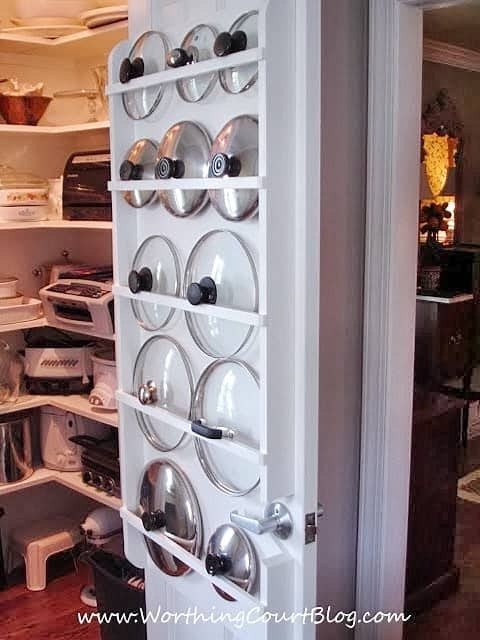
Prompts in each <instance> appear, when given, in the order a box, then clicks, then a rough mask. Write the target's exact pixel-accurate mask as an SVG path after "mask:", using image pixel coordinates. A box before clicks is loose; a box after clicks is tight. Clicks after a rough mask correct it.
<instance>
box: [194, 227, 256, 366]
mask: <svg viewBox="0 0 480 640" xmlns="http://www.w3.org/2000/svg"><path fill="white" fill-rule="evenodd" d="M184 295H185V297H186V298H187V299H188V301H189V302H190V303H191V304H192V305H193V306H196V305H199V304H211V305H215V304H216V305H218V306H222V307H230V308H231V309H241V310H243V311H256V310H257V305H258V286H257V272H256V268H255V263H254V261H253V258H252V256H251V255H250V252H249V250H248V249H247V247H246V245H245V243H244V242H243V240H242V239H241V238H240V237H239V236H237V235H236V234H235V233H232V232H231V231H225V230H214V231H210V232H209V233H207V234H206V235H204V236H202V238H200V240H199V241H198V242H197V244H196V245H195V246H194V248H193V250H192V252H191V253H190V256H189V258H188V261H187V266H186V269H185V278H184ZM186 320H187V325H188V328H189V330H190V333H191V334H192V337H193V339H194V340H195V342H196V344H197V346H198V347H199V348H200V349H201V350H202V351H204V352H205V353H206V354H208V355H210V356H213V357H217V358H218V357H228V356H231V355H233V354H235V353H238V352H239V351H240V350H241V349H242V348H243V347H244V346H245V345H246V343H247V341H248V339H249V338H250V336H251V334H252V332H253V327H252V326H250V325H246V324H242V323H239V322H235V321H233V320H226V319H223V318H216V317H215V316H213V315H203V314H197V313H190V312H186Z"/></svg>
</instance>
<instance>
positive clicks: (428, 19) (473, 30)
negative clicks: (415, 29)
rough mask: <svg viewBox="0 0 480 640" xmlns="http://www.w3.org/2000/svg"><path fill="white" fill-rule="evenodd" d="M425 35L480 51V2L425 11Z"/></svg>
mask: <svg viewBox="0 0 480 640" xmlns="http://www.w3.org/2000/svg"><path fill="white" fill-rule="evenodd" d="M423 34H424V36H425V37H426V38H432V39H434V40H440V41H441V42H448V43H449V44H454V45H457V46H459V47H464V48H466V49H473V50H475V51H480V0H467V1H466V2H464V3H463V4H460V5H457V6H452V7H447V8H446V9H433V10H429V11H425V12H424V15H423Z"/></svg>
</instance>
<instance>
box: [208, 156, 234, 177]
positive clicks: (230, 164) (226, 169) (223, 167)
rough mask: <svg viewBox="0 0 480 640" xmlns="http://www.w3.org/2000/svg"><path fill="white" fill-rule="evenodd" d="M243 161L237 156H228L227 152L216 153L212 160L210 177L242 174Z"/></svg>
mask: <svg viewBox="0 0 480 640" xmlns="http://www.w3.org/2000/svg"><path fill="white" fill-rule="evenodd" d="M241 170H242V163H241V162H240V160H239V159H238V158H237V157H236V156H227V154H226V153H216V154H215V155H214V156H213V158H212V161H211V162H210V177H214V178H222V177H223V176H229V177H230V178H236V177H237V176H238V175H240V171H241Z"/></svg>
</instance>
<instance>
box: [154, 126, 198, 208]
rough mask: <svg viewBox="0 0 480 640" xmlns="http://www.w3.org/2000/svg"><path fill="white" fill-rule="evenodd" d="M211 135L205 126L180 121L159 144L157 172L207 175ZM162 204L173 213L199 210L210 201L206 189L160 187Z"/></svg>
mask: <svg viewBox="0 0 480 640" xmlns="http://www.w3.org/2000/svg"><path fill="white" fill-rule="evenodd" d="M209 153H210V138H209V136H208V133H207V132H206V131H205V129H203V127H201V126H199V125H198V124H195V122H189V121H187V120H185V121H183V122H177V123H176V124H174V125H173V126H172V127H170V129H169V130H168V131H167V132H166V134H165V135H164V137H163V139H162V141H161V142H160V145H159V147H158V154H157V164H156V167H155V175H156V177H157V178H159V179H167V178H206V177H207V176H208V158H209ZM159 196H160V201H161V203H162V204H163V206H164V207H165V208H166V209H167V211H169V212H170V213H172V214H173V215H174V216H180V217H185V216H189V215H192V214H194V213H197V212H198V211H200V209H202V208H203V207H204V206H205V204H206V203H207V201H208V194H207V191H206V189H188V190H186V189H173V190H168V191H161V190H160V191H159Z"/></svg>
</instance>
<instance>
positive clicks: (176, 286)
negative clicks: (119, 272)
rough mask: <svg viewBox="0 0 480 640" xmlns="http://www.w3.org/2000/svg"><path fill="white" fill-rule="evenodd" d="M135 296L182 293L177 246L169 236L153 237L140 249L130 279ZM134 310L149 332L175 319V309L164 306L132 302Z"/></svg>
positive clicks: (129, 284) (131, 289) (129, 283)
mask: <svg viewBox="0 0 480 640" xmlns="http://www.w3.org/2000/svg"><path fill="white" fill-rule="evenodd" d="M128 286H129V288H130V291H131V292H132V293H139V292H140V291H151V292H152V293H159V294H163V295H168V296H178V295H179V294H180V267H179V262H178V257H177V254H176V251H175V248H174V246H173V244H172V243H171V242H170V240H169V239H168V238H166V237H165V236H151V237H150V238H147V239H146V240H145V241H144V242H143V243H142V244H141V245H140V247H139V248H138V250H137V253H136V254H135V258H134V260H133V265H132V270H131V271H130V273H129V276H128ZM132 310H133V313H134V315H135V318H136V319H137V321H138V322H139V324H140V325H141V326H142V327H143V328H144V329H146V330H147V331H157V330H158V329H161V328H162V327H165V326H166V325H167V324H168V323H169V321H170V320H171V318H172V316H173V313H174V310H173V309H172V308H170V307H167V306H165V305H164V304H160V303H156V302H154V303H152V302H142V301H140V300H138V301H137V300H132Z"/></svg>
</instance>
